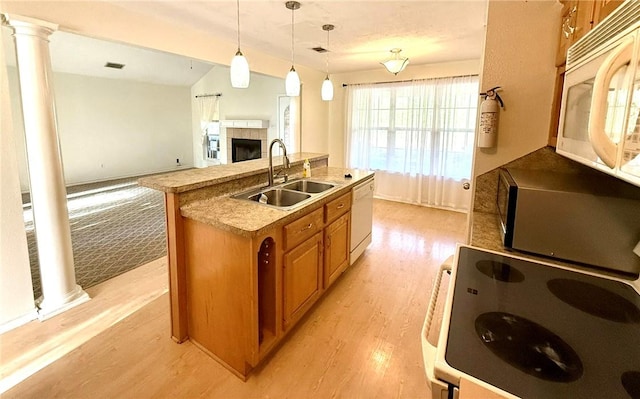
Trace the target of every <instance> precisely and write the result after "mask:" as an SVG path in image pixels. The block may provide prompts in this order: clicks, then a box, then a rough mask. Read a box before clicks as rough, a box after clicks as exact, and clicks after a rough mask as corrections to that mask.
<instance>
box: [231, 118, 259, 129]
mask: <svg viewBox="0 0 640 399" xmlns="http://www.w3.org/2000/svg"><path fill="white" fill-rule="evenodd" d="M220 125H221V126H222V127H235V128H240V129H242V128H244V129H266V128H268V127H269V121H268V120H263V119H225V120H222V121H220Z"/></svg>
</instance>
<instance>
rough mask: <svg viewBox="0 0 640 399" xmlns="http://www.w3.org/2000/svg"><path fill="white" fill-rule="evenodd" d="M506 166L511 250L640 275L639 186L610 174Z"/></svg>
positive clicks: (504, 197)
mask: <svg viewBox="0 0 640 399" xmlns="http://www.w3.org/2000/svg"><path fill="white" fill-rule="evenodd" d="M587 171H588V172H589V173H586V172H585V173H579V174H576V173H573V174H569V173H558V172H551V171H540V170H525V169H501V170H500V173H499V180H498V193H497V206H498V213H499V216H500V225H501V226H500V227H501V233H502V237H503V244H504V246H505V247H506V248H511V249H514V250H518V251H522V252H528V253H532V254H537V255H543V256H547V257H551V258H557V259H561V260H567V261H571V262H578V263H583V264H587V265H592V266H597V267H601V268H605V269H610V270H615V271H618V272H623V273H627V274H631V275H638V274H640V257H639V256H638V255H636V254H635V253H634V252H633V251H634V248H635V246H636V245H637V244H638V242H639V241H640V188H638V187H635V186H633V185H631V184H628V183H626V182H624V181H622V180H619V179H615V178H612V177H610V176H607V175H605V174H602V173H599V172H596V171H589V170H588V169H587Z"/></svg>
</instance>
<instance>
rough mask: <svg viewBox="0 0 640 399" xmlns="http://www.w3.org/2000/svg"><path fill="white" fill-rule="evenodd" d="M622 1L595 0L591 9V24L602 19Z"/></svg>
mask: <svg viewBox="0 0 640 399" xmlns="http://www.w3.org/2000/svg"><path fill="white" fill-rule="evenodd" d="M623 2H624V1H623V0H596V4H595V6H594V9H593V25H594V26H595V25H596V24H598V23H599V22H600V21H602V20H603V19H604V18H605V17H606V16H607V15H609V14H611V12H612V11H613V10H615V9H616V8H617V7H618V6H619V5H620V4H622V3H623Z"/></svg>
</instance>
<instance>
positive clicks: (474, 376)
mask: <svg viewBox="0 0 640 399" xmlns="http://www.w3.org/2000/svg"><path fill="white" fill-rule="evenodd" d="M447 269H450V271H451V273H452V275H451V279H450V283H449V289H448V292H447V298H446V303H445V313H444V318H443V322H442V328H441V331H440V335H439V339H438V344H437V346H433V345H431V344H430V343H429V342H428V341H427V336H428V333H429V329H430V327H431V324H432V319H433V313H434V310H435V304H436V300H437V293H438V290H439V285H440V282H441V277H442V273H444V272H446V271H447ZM422 343H423V356H424V362H425V371H426V374H427V377H428V379H429V385H430V387H431V390H432V398H434V399H435V398H438V399H441V398H455V397H457V395H458V390H459V386H460V379H461V377H465V378H466V379H468V380H470V381H471V382H475V383H476V384H477V385H480V386H481V387H484V388H487V389H489V390H491V391H493V392H495V393H497V394H500V395H502V396H504V397H505V398H545V399H546V398H549V399H553V398H563V399H564V398H634V399H636V398H640V289H639V288H638V281H637V280H636V281H631V280H625V279H624V278H615V277H608V276H603V275H600V274H597V273H595V272H586V271H582V270H574V269H569V268H566V267H560V266H557V265H552V264H549V263H544V262H537V261H532V260H530V259H525V258H522V257H517V256H512V255H506V254H503V253H498V252H492V251H487V250H483V249H479V248H474V247H470V246H463V245H460V246H459V247H458V248H457V250H456V254H455V256H454V258H453V262H452V263H451V264H449V265H447V264H445V265H443V268H442V269H441V273H440V274H439V276H438V279H437V281H436V284H435V287H434V291H433V295H432V298H431V303H430V305H429V311H428V314H427V317H426V320H425V325H424V327H423V331H422Z"/></svg>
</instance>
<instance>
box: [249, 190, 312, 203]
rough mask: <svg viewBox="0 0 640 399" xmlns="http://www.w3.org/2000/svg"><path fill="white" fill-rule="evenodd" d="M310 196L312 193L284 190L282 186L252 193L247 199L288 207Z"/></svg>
mask: <svg viewBox="0 0 640 399" xmlns="http://www.w3.org/2000/svg"><path fill="white" fill-rule="evenodd" d="M310 197H311V195H310V194H304V193H300V192H297V191H291V190H283V189H281V188H273V189H270V190H266V191H261V192H259V193H257V194H254V195H251V196H249V197H248V198H247V199H248V200H250V201H256V202H260V203H262V204H268V205H273V206H279V207H287V206H292V205H295V204H297V203H299V202H302V201H304V200H306V199H307V198H310Z"/></svg>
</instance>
